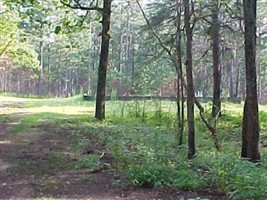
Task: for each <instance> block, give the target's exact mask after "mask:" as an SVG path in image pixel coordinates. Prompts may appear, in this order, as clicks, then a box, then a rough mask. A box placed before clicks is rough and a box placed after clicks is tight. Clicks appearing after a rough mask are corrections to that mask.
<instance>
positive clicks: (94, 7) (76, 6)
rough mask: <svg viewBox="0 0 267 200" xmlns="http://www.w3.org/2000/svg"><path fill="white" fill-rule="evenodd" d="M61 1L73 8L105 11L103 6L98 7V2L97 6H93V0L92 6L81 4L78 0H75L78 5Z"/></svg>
mask: <svg viewBox="0 0 267 200" xmlns="http://www.w3.org/2000/svg"><path fill="white" fill-rule="evenodd" d="M60 2H61V3H62V4H63V5H64V6H67V7H69V8H72V9H79V10H87V11H90V10H96V11H99V12H103V8H100V7H98V3H97V5H96V6H92V3H93V2H94V1H93V2H91V4H90V6H89V7H86V6H83V5H81V4H80V3H79V2H78V1H77V0H74V2H75V3H76V5H71V3H70V2H69V3H65V2H64V0H60ZM97 2H98V1H97Z"/></svg>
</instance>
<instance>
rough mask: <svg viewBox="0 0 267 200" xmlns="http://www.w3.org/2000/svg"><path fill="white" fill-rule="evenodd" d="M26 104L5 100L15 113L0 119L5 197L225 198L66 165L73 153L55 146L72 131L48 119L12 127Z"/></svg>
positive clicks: (64, 143) (0, 188)
mask: <svg viewBox="0 0 267 200" xmlns="http://www.w3.org/2000/svg"><path fill="white" fill-rule="evenodd" d="M22 105H23V104H20V106H19V107H17V108H16V109H14V105H13V104H5V105H4V106H3V104H2V108H1V110H2V113H1V114H2V115H3V114H4V115H13V117H12V118H11V119H9V120H2V121H0V122H1V124H0V125H1V126H0V199H40V198H42V199H45V198H49V199H92V200H117V199H118V200H133V199H140V200H145V199H147V200H152V199H154V200H156V199H169V200H172V199H173V200H174V199H175V200H177V199H178V200H179V199H189V198H196V197H201V198H205V199H226V198H225V197H222V196H221V195H216V194H212V193H208V192H206V193H205V194H204V193H203V192H202V193H196V192H191V191H181V190H174V189H151V188H133V187H122V186H119V184H116V179H115V177H114V176H113V173H112V172H111V171H108V170H99V171H90V170H88V169H75V168H72V169H70V168H65V167H64V166H65V165H67V164H68V163H71V162H72V159H74V158H73V157H72V156H71V155H69V154H67V153H66V155H65V156H63V157H62V155H61V154H60V155H61V156H60V155H59V156H56V154H55V152H63V150H65V149H66V148H67V147H68V146H69V145H70V142H71V138H70V137H69V135H68V134H66V133H64V132H62V131H57V132H55V130H54V128H53V127H47V125H44V124H40V125H38V126H33V127H30V129H29V130H27V132H26V133H22V134H10V133H9V131H10V129H11V128H12V126H13V125H14V124H16V123H19V122H20V120H22V119H23V118H24V117H25V115H26V112H25V110H24V109H23V106H22ZM10 107H12V108H13V109H12V111H10V109H9V108H10ZM15 113H17V114H16V115H15V117H14V114H15Z"/></svg>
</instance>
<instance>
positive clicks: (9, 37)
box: [0, 4, 38, 68]
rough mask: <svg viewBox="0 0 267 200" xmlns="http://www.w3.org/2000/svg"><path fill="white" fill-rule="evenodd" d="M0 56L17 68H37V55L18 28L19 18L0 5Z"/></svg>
mask: <svg viewBox="0 0 267 200" xmlns="http://www.w3.org/2000/svg"><path fill="white" fill-rule="evenodd" d="M0 10H1V11H2V12H3V13H2V14H0V29H1V32H0V56H1V57H2V58H3V57H5V58H6V59H7V58H9V59H11V62H12V63H13V64H14V65H17V66H18V67H25V68H37V67H38V62H37V54H36V53H35V51H34V50H33V47H32V46H30V45H29V44H28V43H27V36H25V35H24V34H23V32H22V31H21V30H20V29H19V28H18V23H19V20H20V19H19V17H18V16H17V15H16V14H15V13H13V12H11V11H10V10H9V9H8V8H6V7H5V6H4V5H3V4H0Z"/></svg>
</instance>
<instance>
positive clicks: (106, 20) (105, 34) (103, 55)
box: [95, 0, 112, 120]
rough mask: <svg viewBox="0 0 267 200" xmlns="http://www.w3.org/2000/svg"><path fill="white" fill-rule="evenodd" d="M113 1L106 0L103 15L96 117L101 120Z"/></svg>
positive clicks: (103, 117)
mask: <svg viewBox="0 0 267 200" xmlns="http://www.w3.org/2000/svg"><path fill="white" fill-rule="evenodd" d="M111 2H112V0H104V7H103V14H102V34H101V36H102V41H101V52H100V60H99V68H98V82H97V95H96V111H95V117H96V118H97V119H99V120H103V119H105V95H106V74H107V67H108V54H109V41H110V35H109V30H110V15H111Z"/></svg>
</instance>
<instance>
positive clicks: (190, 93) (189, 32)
mask: <svg viewBox="0 0 267 200" xmlns="http://www.w3.org/2000/svg"><path fill="white" fill-rule="evenodd" d="M192 6H193V5H192ZM184 9H185V11H184V15H185V16H184V18H185V31H186V79H187V125H188V158H189V159H191V158H193V157H194V155H195V153H196V147H195V119H194V98H195V95H194V83H193V72H192V40H193V28H192V27H191V23H190V18H191V17H190V16H191V12H190V5H189V0H184Z"/></svg>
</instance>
